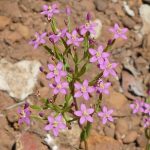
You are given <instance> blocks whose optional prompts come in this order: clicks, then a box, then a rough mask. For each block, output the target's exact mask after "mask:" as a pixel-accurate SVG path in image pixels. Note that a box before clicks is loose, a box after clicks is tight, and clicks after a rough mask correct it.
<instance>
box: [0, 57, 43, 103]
mask: <svg viewBox="0 0 150 150" xmlns="http://www.w3.org/2000/svg"><path fill="white" fill-rule="evenodd" d="M40 66H41V64H40V62H38V61H36V60H33V61H29V60H23V61H20V62H18V63H15V64H12V63H10V62H8V61H7V60H5V59H1V60H0V89H1V90H4V91H7V92H8V94H9V95H10V96H11V97H13V98H17V99H18V100H24V99H25V98H26V97H27V96H28V95H30V94H32V93H33V89H34V87H35V84H36V82H37V77H38V74H39V67H40Z"/></svg>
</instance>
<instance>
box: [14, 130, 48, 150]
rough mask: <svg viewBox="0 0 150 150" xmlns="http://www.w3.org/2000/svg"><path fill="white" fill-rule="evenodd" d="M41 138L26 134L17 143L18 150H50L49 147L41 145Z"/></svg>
mask: <svg viewBox="0 0 150 150" xmlns="http://www.w3.org/2000/svg"><path fill="white" fill-rule="evenodd" d="M41 142H42V141H41V139H40V138H39V136H37V135H35V134H33V133H30V132H26V133H23V134H22V135H21V137H20V138H19V139H18V140H17V142H16V150H48V147H47V146H45V145H43V144H42V143H41Z"/></svg>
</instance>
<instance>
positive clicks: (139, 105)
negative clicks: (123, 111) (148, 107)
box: [130, 99, 144, 114]
mask: <svg viewBox="0 0 150 150" xmlns="http://www.w3.org/2000/svg"><path fill="white" fill-rule="evenodd" d="M143 107H144V101H142V100H137V99H136V100H135V101H134V103H133V104H130V108H131V109H132V110H133V114H135V113H138V112H144V108H143Z"/></svg>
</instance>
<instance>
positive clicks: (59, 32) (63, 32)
mask: <svg viewBox="0 0 150 150" xmlns="http://www.w3.org/2000/svg"><path fill="white" fill-rule="evenodd" d="M66 32H67V29H63V30H57V34H50V36H49V39H50V41H52V42H53V43H56V42H58V41H59V40H60V39H61V38H64V37H65V36H66Z"/></svg>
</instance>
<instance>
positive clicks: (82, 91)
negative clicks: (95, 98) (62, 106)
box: [74, 80, 94, 100]
mask: <svg viewBox="0 0 150 150" xmlns="http://www.w3.org/2000/svg"><path fill="white" fill-rule="evenodd" d="M88 84H89V83H88V81H87V80H84V81H83V84H80V83H78V82H77V83H75V84H74V86H75V88H76V90H77V92H76V93H75V95H74V97H75V98H77V97H81V96H83V97H84V99H85V100H88V99H89V93H92V92H93V91H94V88H93V87H92V86H88Z"/></svg>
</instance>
